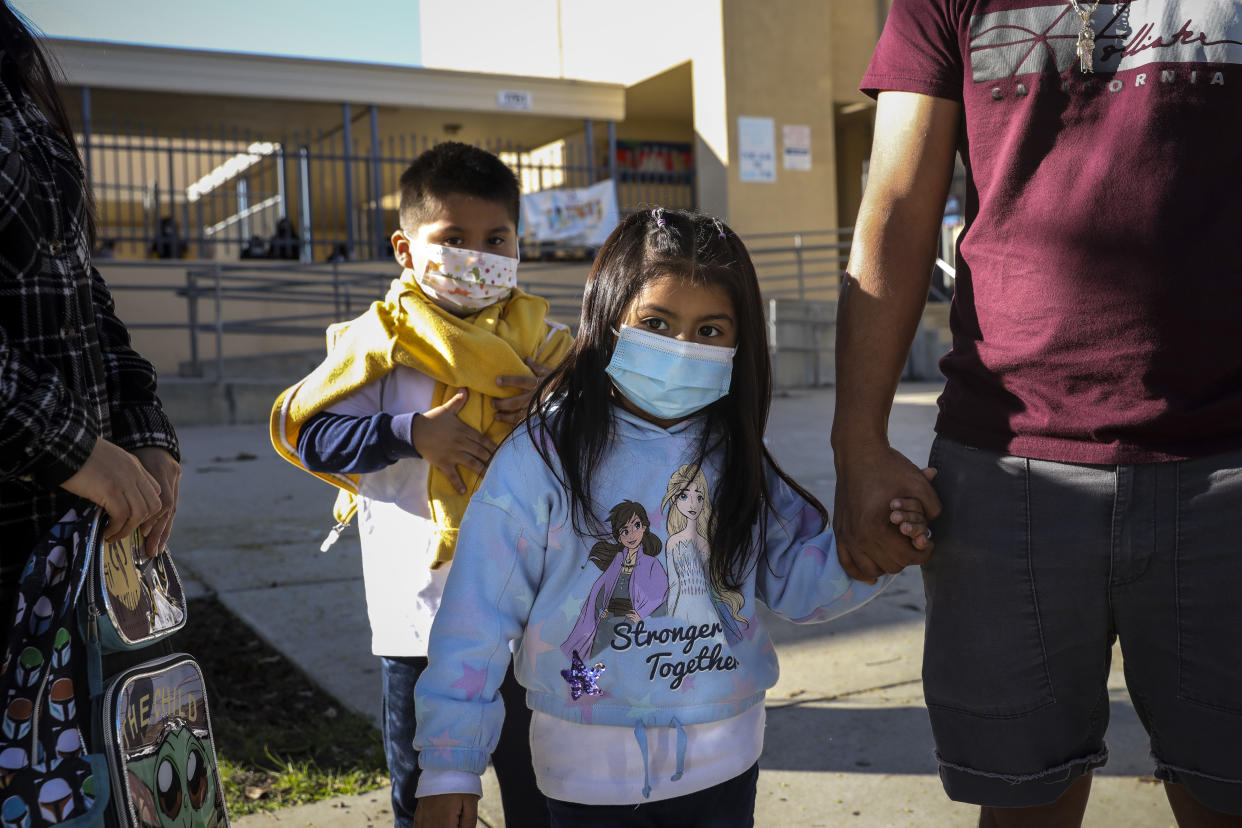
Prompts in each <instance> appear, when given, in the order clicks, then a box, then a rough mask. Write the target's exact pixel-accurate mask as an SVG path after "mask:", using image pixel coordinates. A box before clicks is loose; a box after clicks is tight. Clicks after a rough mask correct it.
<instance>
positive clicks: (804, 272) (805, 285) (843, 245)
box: [746, 227, 854, 299]
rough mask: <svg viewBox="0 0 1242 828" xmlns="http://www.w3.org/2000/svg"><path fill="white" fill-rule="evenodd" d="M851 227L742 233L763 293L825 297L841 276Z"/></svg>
mask: <svg viewBox="0 0 1242 828" xmlns="http://www.w3.org/2000/svg"><path fill="white" fill-rule="evenodd" d="M853 235H854V228H852V227H837V228H834V229H831V230H803V231H796V232H792V233H755V234H752V235H749V236H747V237H746V246H747V248H748V249H749V250H750V258H751V260H752V261H753V262H754V264H755V272H756V273H758V274H759V283H760V284H761V285H762V286H763V293H764V295H765V296H768V297H772V298H792V299H812V298H816V299H827V298H834V297H835V296H836V292H837V289H838V288H839V287H840V285H841V280H842V279H843V278H844V277H845V264H846V262H847V261H849V258H850V242H851V240H852V239H853Z"/></svg>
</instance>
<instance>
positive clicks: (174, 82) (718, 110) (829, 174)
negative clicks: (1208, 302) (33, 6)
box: [36, 0, 887, 261]
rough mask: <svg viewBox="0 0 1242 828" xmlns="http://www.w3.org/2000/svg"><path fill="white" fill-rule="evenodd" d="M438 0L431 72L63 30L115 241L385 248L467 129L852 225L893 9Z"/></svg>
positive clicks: (622, 188) (754, 232) (754, 228)
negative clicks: (406, 175) (403, 199)
mask: <svg viewBox="0 0 1242 828" xmlns="http://www.w3.org/2000/svg"><path fill="white" fill-rule="evenodd" d="M356 5H357V7H358V8H357V13H365V6H366V4H365V2H359V3H358V4H356ZM417 5H418V8H419V14H420V20H421V30H422V49H421V60H422V63H423V64H424V66H423V67H421V68H412V67H398V66H390V65H376V64H367V63H354V62H340V61H328V60H312V59H303V58H291V57H277V56H269V55H257V54H242V53H224V52H211V51H195V50H188V49H174V48H165V47H159V46H143V45H127V44H116V43H104V42H93V41H77V40H55V41H54V42H53V50H54V52H55V54H56V56H57V58H58V59H59V62H60V64H61V66H62V68H63V70H64V72H65V75H66V82H67V83H66V87H65V88H64V90H63V92H64V96H65V98H66V100H67V101H68V102H69V104H70V109H71V118H72V119H73V120H74V123H75V125H76V126H77V128H78V130H79V133H80V136H81V139H82V145H83V150H84V153H85V154H86V156H87V158H88V162H89V166H90V175H91V180H92V182H93V185H94V188H95V193H96V198H97V200H98V206H99V217H100V224H101V230H100V237H101V239H105V240H109V241H108V244H109V247H110V250H109V252H110V253H115V255H116V256H117V257H118V258H122V259H132V258H142V257H147V256H151V255H160V254H163V255H171V256H172V257H173V258H184V257H189V258H195V259H213V260H223V261H231V260H235V259H238V258H241V257H244V255H245V254H246V252H249V253H251V254H254V255H258V254H259V253H260V252H262V251H260V250H259V249H257V248H256V249H249V250H248V246H250V245H251V243H252V240H254V241H255V242H256V245H257V242H258V241H262V242H264V243H267V250H268V251H271V250H272V249H273V246H272V245H271V244H270V242H271V240H272V239H273V238H278V239H280V242H279V243H278V244H276V245H275V252H276V254H277V255H276V257H277V258H300V259H301V260H303V261H323V260H325V259H327V258H330V257H332V256H333V255H334V254H335V255H337V256H342V255H343V256H348V257H349V258H350V259H351V260H365V259H371V258H382V257H385V256H386V255H387V249H386V238H387V236H388V235H389V234H390V232H391V230H392V229H393V223H394V218H393V214H392V210H393V208H394V207H395V203H396V189H397V188H396V182H397V178H398V177H399V175H400V173H401V171H402V170H403V169H404V167H405V166H406V165H407V164H408V163H409V161H410V160H411V159H412V158H413V156H414V155H416V154H417V153H418V152H419V151H420V150H421V149H423V148H424V147H426V146H430V145H431V144H433V143H435V142H437V141H441V140H447V139H452V140H460V141H467V142H471V143H477V144H479V145H480V146H484V147H486V148H488V149H491V150H493V151H495V152H497V153H499V154H501V155H502V157H504V158H505V160H506V161H507V162H508V163H510V165H511V166H513V168H514V169H515V171H517V172H518V174H519V176H520V178H521V181H522V184H523V188H524V189H525V190H527V191H537V190H543V189H549V188H560V187H581V186H586V185H588V184H593V183H596V182H599V181H604V180H609V179H611V180H612V181H613V182H615V185H616V192H617V201H618V205H619V207H620V209H621V211H622V212H626V211H630V210H635V209H641V208H642V207H644V206H645V205H649V204H661V205H664V206H680V207H695V208H698V209H700V210H704V211H707V212H710V213H713V214H716V215H720V216H722V217H724V218H726V219H727V220H728V221H729V222H730V223H731V224H733V225H734V227H735V228H736V229H737V230H738V231H739V233H741V234H742V235H743V236H744V237H746V238H751V237H757V236H760V235H761V234H768V233H790V232H792V231H808V230H820V231H823V230H829V229H832V228H838V227H842V226H848V225H850V224H851V223H852V221H853V218H854V215H855V212H856V210H857V205H858V201H859V198H860V194H861V185H862V177H863V171H864V159H865V158H866V156H867V153H868V150H869V146H870V139H871V115H872V111H873V107H872V104H871V103H870V102H869V101H868V100H867V99H866V98H864V97H863V96H861V95H860V94H859V93H858V92H857V91H856V88H855V87H856V85H857V81H858V78H859V77H860V75H861V73H862V71H863V68H864V67H865V65H866V61H867V59H868V58H869V56H870V53H871V49H872V47H873V46H874V43H875V40H876V37H877V36H878V32H879V27H880V26H881V24H882V21H883V17H884V14H885V12H886V8H887V0H862V2H844V0H831V1H830V2H824V0H763V2H760V1H759V0H662V2H655V0H634V2H631V3H629V4H626V5H625V6H616V5H613V4H600V3H596V2H593V0H532V2H529V3H520V4H517V3H498V2H494V0H421V2H418V4H417ZM476 21H483V22H476ZM36 22H37V20H36ZM377 25H382V24H380V23H377ZM467 35H468V37H465V36H467ZM463 43H468V44H469V48H462V45H463ZM281 219H286V220H287V221H286V222H285V223H283V224H281V221H280V220H281ZM278 225H279V227H278Z"/></svg>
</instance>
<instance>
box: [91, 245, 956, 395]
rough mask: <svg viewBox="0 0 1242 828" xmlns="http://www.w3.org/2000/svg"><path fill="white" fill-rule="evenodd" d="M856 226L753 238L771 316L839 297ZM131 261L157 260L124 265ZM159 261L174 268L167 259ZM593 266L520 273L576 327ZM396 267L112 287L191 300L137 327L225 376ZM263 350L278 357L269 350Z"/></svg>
mask: <svg viewBox="0 0 1242 828" xmlns="http://www.w3.org/2000/svg"><path fill="white" fill-rule="evenodd" d="M852 234H853V233H852V228H835V229H832V230H815V231H801V232H792V233H769V234H757V235H754V236H751V237H748V238H747V240H746V241H747V244H748V247H749V249H750V251H751V256H752V258H753V260H754V263H755V267H756V270H757V272H758V275H759V280H760V286H761V289H762V292H763V297H764V300H765V310H767V311H768V312H769V316H770V317H771V318H772V319H775V316H776V313H775V305H774V304H773V303H774V300H786V301H789V300H792V301H794V302H798V301H804V302H817V301H831V300H834V299H836V298H837V292H838V290H839V287H840V282H841V279H842V277H843V275H844V273H845V264H846V261H847V260H848V258H849V244H850V239H851V237H852ZM124 266H125V267H129V268H132V267H135V266H138V267H144V268H145V267H147V266H151V267H155V266H157V265H155V264H154V263H150V265H148V264H147V263H125V265H124ZM159 266H162V267H165V268H166V267H167V266H168V265H167V264H164V265H159ZM589 268H590V263H589V262H575V263H572V264H547V263H541V262H530V261H528V262H524V263H523V264H522V267H521V268H520V269H519V271H518V273H519V285H520V286H521V287H522V289H523V290H526V291H528V292H530V293H534V294H537V295H539V296H542V297H544V298H545V299H547V300H548V302H549V305H550V314H549V315H550V317H551V318H552V319H554V320H556V321H558V322H562V323H564V324H567V325H569V326H570V327H571V329H576V327H577V323H578V317H579V314H580V311H581V305H582V290H583V286H584V284H585V282H586V275H587V271H588V270H589ZM936 269H937V271H939V272H942V273H944V274H945V276H946V277H948V280H947V282H946V284H947V288H946V287H938V286H937V284H936V280H933V284H932V287H931V298H932V299H933V300H938V301H948V300H949V299H951V291H952V276H953V268H952V266H951V265H950V264H948V262H946V261H945V260H944V259H941V258H938V259H937V260H936ZM394 275H395V274H394V272H393V269H391V268H377V267H376V266H372V269H369V270H368V269H364V268H363V267H362V266H360V265H357V264H353V265H351V264H349V263H323V264H311V265H307V264H301V263H297V262H290V263H288V264H283V265H282V264H278V263H275V262H270V263H263V264H262V265H245V264H226V263H211V262H207V263H194V264H189V263H187V267H186V269H185V271H184V276H183V278H181V279H180V280H178V281H177V282H175V283H165V284H158V285H153V284H133V283H129V284H127V283H123V282H113V281H110V282H109V286H110V287H111V288H112V290H113V291H118V292H119V291H141V292H147V293H157V294H158V293H162V294H164V295H168V294H170V293H171V294H173V295H175V296H177V297H178V298H179V299H181V300H184V314H183V315H182V316H181V319H180V320H178V319H176V318H175V317H172V316H171V315H170V317H169V318H168V319H167V320H160V321H147V322H144V321H131V323H130V325H129V327H131V328H134V329H137V330H141V329H151V330H172V331H184V332H185V336H186V339H185V340H183V341H184V342H185V343H186V348H185V351H184V353H185V354H186V357H187V358H186V359H185V360H184V361H183V368H182V372H181V373H182V374H183V375H184V376H187V377H198V378H205V379H209V380H216V381H221V380H224V379H227V378H228V377H229V375H230V373H232V371H231V370H230V368H229V366H228V361H229V360H230V359H232V358H234V357H237V356H239V354H238V353H237V352H238V347H237V346H236V343H235V342H234V344H233V346H232V347H230V346H229V345H228V343H229V340H230V338H232V337H237V336H247V335H249V336H261V337H285V338H287V339H288V340H289V341H292V342H294V343H296V348H298V349H302V350H304V351H312V350H316V349H319V348H322V346H323V337H324V330H325V328H326V327H327V326H328V325H329V324H331V323H333V322H339V321H343V320H347V319H351V318H353V317H355V316H357V315H358V314H359V313H360V312H362V310H363V309H365V308H366V307H367V306H368V305H369V304H370V303H371V302H373V301H375V300H376V299H379V298H382V297H383V296H384V294H385V293H386V292H387V290H388V286H389V285H390V283H391V282H392V279H393V276H394ZM266 308H277V309H279V308H284V309H285V311H286V312H280V310H277V311H275V312H266V311H265V310H264V309H266ZM830 316H831V315H830V314H829V315H828V316H825V315H823V314H820V315H819V316H815V315H806V317H805V318H799V315H797V314H793V315H791V314H789V313H787V312H786V313H783V314H782V317H781V320H780V324H781V325H792V326H794V327H795V328H799V329H802V330H804V331H805V340H806V342H807V343H810V344H807V345H806V346H805V347H804V346H803V345H799V344H796V343H793V342H784V343H783V344H781V345H780V346H779V347H781V348H784V349H785V350H794V351H799V350H807V351H812V350H814V351H815V352H816V353H818V350H819V349H820V347H821V346H820V345H819V344H814V343H818V342H819V341H820V338H821V335H822V333H823V330H824V328H825V327H826V326H831V325H832V324H833V322H834V319H833V318H829V317H830ZM821 317H822V318H821ZM770 321H771V320H770ZM774 334H775V331H773V336H772V344H773V347H774V348H776V347H778V340H777V338H776V337H775V335H774ZM802 338H803V337H801V336H800V337H799V339H802ZM786 339H787V337H786ZM179 350H180V349H179ZM263 350H267V351H268V353H269V355H270V349H263ZM261 355H262V354H260V356H261ZM816 359H818V356H816ZM232 370H233V371H235V370H236V369H232ZM818 372H819V371H818V368H817V369H816V370H815V372H814V373H815V374H816V375H817V376H818Z"/></svg>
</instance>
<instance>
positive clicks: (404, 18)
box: [10, 0, 422, 66]
mask: <svg viewBox="0 0 1242 828" xmlns="http://www.w3.org/2000/svg"><path fill="white" fill-rule="evenodd" d="M10 4H11V5H12V6H13V7H14V8H16V9H17V10H18V11H19V12H21V13H22V14H23V15H25V17H26V19H27V20H29V21H30V22H32V23H33V24H34V25H35V26H36V27H38V28H39V29H40V30H41V31H42V32H43V34H45V35H47V36H48V37H66V38H78V39H84V40H106V41H111V42H115V43H142V44H147V45H153V46H177V47H182V48H192V49H209V50H213V51H227V52H255V53H259V54H267V55H285V56H289V57H313V58H326V59H332V60H351V61H364V62H367V63H389V64H395V65H399V66H421V65H422V53H421V48H420V43H421V37H420V34H419V0H352V2H348V3H342V2H340V0H194V2H191V0H172V2H168V1H167V0H165V1H164V2H157V0H103V1H101V0H10ZM343 9H352V10H353V13H342V11H343ZM364 12H365V13H364Z"/></svg>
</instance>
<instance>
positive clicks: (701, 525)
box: [660, 465, 749, 644]
mask: <svg viewBox="0 0 1242 828" xmlns="http://www.w3.org/2000/svg"><path fill="white" fill-rule="evenodd" d="M660 509H661V511H664V510H667V512H668V519H667V526H668V531H669V536H668V541H667V542H665V544H664V551H665V558H666V560H667V561H668V614H669V615H671V616H673V617H674V618H677V619H678V620H680V621H685V622H686V623H687V624H694V625H699V624H715V623H717V622H719V623H720V624H722V625H723V626H724V632H725V638H726V640H728V641H729V643H731V644H733V643H737V642H738V641H740V640H741V638H742V627H745V626H749V622H748V621H747V620H746V617H745V616H743V615H742V606H743V605H744V604H745V603H746V599H745V598H743V597H742V594H741V593H740V592H738V591H737V590H733V589H728V588H725V587H722V586H721V585H719V584H716V583H714V582H713V580H712V577H711V547H710V545H709V544H708V542H707V537H708V533H709V532H710V527H711V520H712V499H711V492H709V491H708V489H707V477H706V476H705V475H704V474H703V471H702V469H700V468H699V467H698V466H690V465H686V466H681V467H680V468H678V469H677V471H675V472H673V475H672V477H670V478H669V480H668V489H667V490H666V491H665V493H664V500H662V501H661V502H660ZM739 625H741V626H739Z"/></svg>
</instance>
